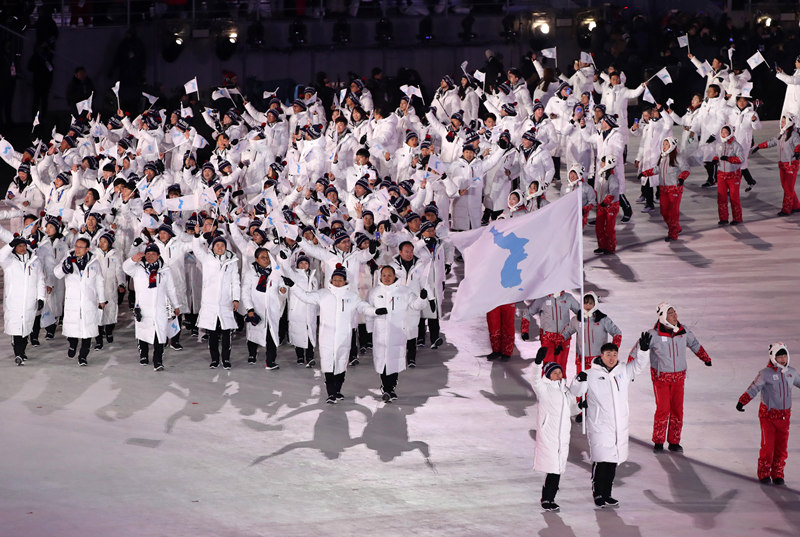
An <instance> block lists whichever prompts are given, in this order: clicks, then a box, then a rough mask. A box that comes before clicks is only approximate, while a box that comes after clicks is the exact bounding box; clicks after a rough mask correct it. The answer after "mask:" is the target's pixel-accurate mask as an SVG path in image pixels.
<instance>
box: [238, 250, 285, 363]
mask: <svg viewBox="0 0 800 537" xmlns="http://www.w3.org/2000/svg"><path fill="white" fill-rule="evenodd" d="M254 257H255V261H254V262H253V263H250V264H249V265H248V266H247V267H245V268H244V269H243V270H242V306H244V309H245V311H247V316H246V317H245V321H246V322H247V354H248V357H247V363H249V364H255V363H256V362H258V348H259V347H266V349H267V361H266V366H265V367H266V369H269V370H272V369H279V368H280V366H278V363H277V362H276V359H277V357H278V345H280V339H279V336H278V332H279V328H278V325H279V324H280V321H281V314H282V313H283V308H284V305H285V303H286V287H284V286H283V284H282V283H281V281H280V274H279V270H276V269H275V268H274V267H273V266H272V262H271V259H270V255H269V251H267V249H266V248H259V249H257V250H256V251H255V255H254Z"/></svg>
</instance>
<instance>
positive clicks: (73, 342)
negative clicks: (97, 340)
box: [67, 337, 92, 360]
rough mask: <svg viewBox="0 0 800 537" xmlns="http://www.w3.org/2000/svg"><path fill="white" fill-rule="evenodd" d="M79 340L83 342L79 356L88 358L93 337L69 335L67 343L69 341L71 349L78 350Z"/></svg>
mask: <svg viewBox="0 0 800 537" xmlns="http://www.w3.org/2000/svg"><path fill="white" fill-rule="evenodd" d="M78 342H80V344H81V348H80V350H79V351H78V358H83V359H84V360H85V359H86V357H87V356H89V349H90V348H91V346H92V338H90V337H87V338H84V339H80V338H76V337H68V338H67V343H69V348H70V350H73V351H74V350H76V349H77V348H78Z"/></svg>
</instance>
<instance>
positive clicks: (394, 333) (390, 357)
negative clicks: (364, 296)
mask: <svg viewBox="0 0 800 537" xmlns="http://www.w3.org/2000/svg"><path fill="white" fill-rule="evenodd" d="M369 303H370V304H371V305H372V306H373V307H374V308H376V309H377V308H386V310H387V311H388V313H387V314H386V315H379V316H378V317H376V318H375V325H374V328H373V332H372V360H373V363H374V365H375V372H376V373H383V372H384V369H385V370H386V374H387V375H392V374H394V373H399V372H401V371H404V370H405V368H406V342H407V341H408V340H409V339H411V338H409V337H408V330H407V326H406V320H407V319H406V318H407V312H409V311H411V310H414V311H416V312H419V311H420V310H421V309H422V308H423V307H425V303H426V301H425V300H423V299H421V298H419V296H418V295H417V294H416V293H415V292H414V290H413V289H411V288H410V287H406V286H405V285H403V284H402V283H400V281H399V280H396V281H395V282H394V283H393V284H391V285H384V284H383V283H381V282H378V285H377V287H375V288H374V289H372V291H370V293H369ZM417 316H419V313H417ZM414 337H416V326H415V327H414Z"/></svg>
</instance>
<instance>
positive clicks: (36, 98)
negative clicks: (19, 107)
mask: <svg viewBox="0 0 800 537" xmlns="http://www.w3.org/2000/svg"><path fill="white" fill-rule="evenodd" d="M28 70H29V71H31V73H33V113H34V114H35V113H36V112H37V111H38V112H40V113H41V115H40V117H41V118H42V119H43V118H44V117H45V116H46V115H47V110H48V108H49V106H48V105H49V98H50V87H51V86H52V85H53V50H52V49H51V48H50V45H48V44H47V42H41V43H39V44H38V45H36V48H35V49H34V51H33V55H32V56H31V59H30V60H29V61H28Z"/></svg>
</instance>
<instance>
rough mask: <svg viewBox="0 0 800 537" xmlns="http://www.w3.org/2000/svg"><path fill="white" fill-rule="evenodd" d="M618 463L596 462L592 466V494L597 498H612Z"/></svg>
mask: <svg viewBox="0 0 800 537" xmlns="http://www.w3.org/2000/svg"><path fill="white" fill-rule="evenodd" d="M616 474H617V463H615V462H595V463H593V464H592V494H593V495H594V497H595V498H610V497H611V487H612V486H613V485H614V476H616Z"/></svg>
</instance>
